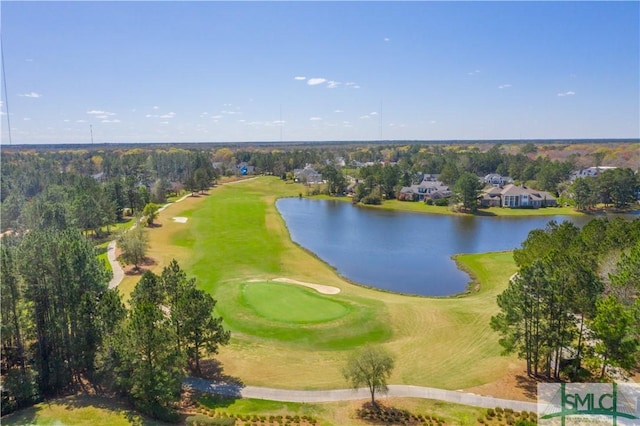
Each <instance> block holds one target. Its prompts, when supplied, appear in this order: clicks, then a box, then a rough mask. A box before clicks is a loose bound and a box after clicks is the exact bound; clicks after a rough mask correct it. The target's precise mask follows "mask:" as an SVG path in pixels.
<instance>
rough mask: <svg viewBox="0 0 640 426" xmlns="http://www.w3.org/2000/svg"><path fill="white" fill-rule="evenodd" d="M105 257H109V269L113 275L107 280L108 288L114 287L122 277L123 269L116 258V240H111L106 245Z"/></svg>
mask: <svg viewBox="0 0 640 426" xmlns="http://www.w3.org/2000/svg"><path fill="white" fill-rule="evenodd" d="M107 259H109V263H110V264H111V270H112V271H113V277H112V278H111V281H109V288H116V287H118V284H120V282H121V281H122V280H123V278H124V270H123V269H122V266H120V262H118V260H117V259H116V240H112V241H111V242H110V243H109V246H108V247H107Z"/></svg>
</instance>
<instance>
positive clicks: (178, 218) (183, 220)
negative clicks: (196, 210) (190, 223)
mask: <svg viewBox="0 0 640 426" xmlns="http://www.w3.org/2000/svg"><path fill="white" fill-rule="evenodd" d="M187 220H189V218H188V217H182V216H176V217H174V218H173V221H174V222H178V223H187Z"/></svg>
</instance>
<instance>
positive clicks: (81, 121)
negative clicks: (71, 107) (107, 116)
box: [76, 120, 87, 123]
mask: <svg viewBox="0 0 640 426" xmlns="http://www.w3.org/2000/svg"><path fill="white" fill-rule="evenodd" d="M86 122H87V120H76V123H86Z"/></svg>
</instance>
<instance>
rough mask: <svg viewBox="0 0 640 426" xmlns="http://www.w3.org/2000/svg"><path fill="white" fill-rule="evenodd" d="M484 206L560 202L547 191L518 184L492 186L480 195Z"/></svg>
mask: <svg viewBox="0 0 640 426" xmlns="http://www.w3.org/2000/svg"><path fill="white" fill-rule="evenodd" d="M479 199H480V205H481V206H482V207H510V208H523V207H524V208H540V207H551V206H556V205H557V204H558V202H557V200H556V198H555V197H554V196H553V195H551V194H550V193H548V192H546V191H539V190H537V189H531V188H527V187H525V186H516V185H513V184H509V185H505V186H504V187H502V188H500V187H492V188H490V189H488V190H486V191H484V192H483V193H482V195H481V196H480V198H479Z"/></svg>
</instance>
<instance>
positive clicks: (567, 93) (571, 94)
mask: <svg viewBox="0 0 640 426" xmlns="http://www.w3.org/2000/svg"><path fill="white" fill-rule="evenodd" d="M575 94H576V92H572V91H571V90H569V91H568V92H560V93H558V96H573V95H575Z"/></svg>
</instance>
